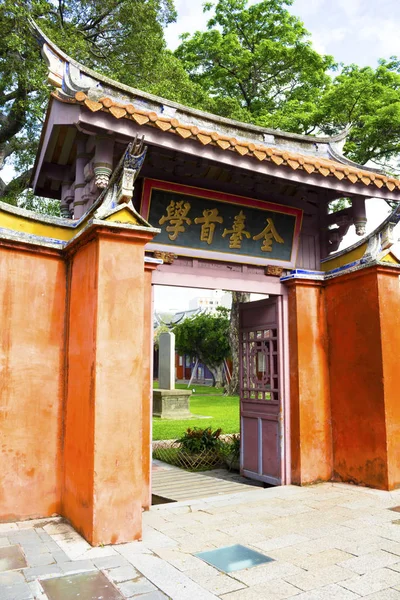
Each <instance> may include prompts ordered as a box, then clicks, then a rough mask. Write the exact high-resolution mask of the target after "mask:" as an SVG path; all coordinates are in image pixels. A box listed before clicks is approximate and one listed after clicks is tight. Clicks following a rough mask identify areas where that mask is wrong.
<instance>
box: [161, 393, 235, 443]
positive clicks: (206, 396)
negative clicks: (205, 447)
mask: <svg viewBox="0 0 400 600" xmlns="http://www.w3.org/2000/svg"><path fill="white" fill-rule="evenodd" d="M154 387H157V386H156V382H154ZM176 387H177V388H178V389H184V388H186V387H187V386H186V385H184V384H177V386H176ZM191 388H192V389H195V390H196V392H195V393H193V394H192V396H191V398H190V410H191V412H192V413H193V414H194V415H204V416H207V417H211V419H189V420H185V421H170V420H168V419H157V418H154V419H153V440H174V439H177V438H179V437H181V436H182V435H183V434H184V433H185V431H186V429H187V428H188V427H202V428H205V427H211V428H212V429H213V430H214V429H218V428H219V427H221V429H222V432H223V433H238V432H239V397H238V396H223V395H222V391H223V390H219V389H218V390H216V389H215V388H212V387H208V386H204V385H203V386H200V385H193V386H191Z"/></svg>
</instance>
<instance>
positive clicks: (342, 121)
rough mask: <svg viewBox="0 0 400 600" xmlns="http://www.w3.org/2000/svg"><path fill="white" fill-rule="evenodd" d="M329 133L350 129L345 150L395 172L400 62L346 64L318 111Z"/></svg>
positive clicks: (317, 118) (399, 145)
mask: <svg viewBox="0 0 400 600" xmlns="http://www.w3.org/2000/svg"><path fill="white" fill-rule="evenodd" d="M314 119H315V122H316V123H317V124H318V127H319V129H320V130H321V131H323V132H324V133H326V134H328V135H332V134H335V133H338V132H339V131H343V129H349V135H348V137H347V141H346V145H345V152H346V154H347V155H348V156H349V157H350V158H352V159H353V160H355V161H356V162H360V163H362V164H364V163H366V162H368V161H373V162H374V163H375V164H377V165H380V166H382V167H384V168H388V169H389V170H391V171H393V172H395V171H396V170H397V171H398V166H399V165H398V164H397V168H396V164H395V163H394V162H393V158H397V157H398V155H399V153H400V61H399V60H397V59H396V58H392V59H391V60H389V61H385V60H380V61H379V64H378V67H377V68H376V69H372V68H371V67H364V68H360V67H358V66H356V65H350V66H347V67H343V68H342V70H341V72H340V74H339V75H337V77H336V78H335V79H334V80H333V82H332V85H331V86H329V87H328V88H327V89H326V90H325V92H324V94H323V95H322V96H321V100H320V103H319V105H318V107H317V108H316V109H315V111H314Z"/></svg>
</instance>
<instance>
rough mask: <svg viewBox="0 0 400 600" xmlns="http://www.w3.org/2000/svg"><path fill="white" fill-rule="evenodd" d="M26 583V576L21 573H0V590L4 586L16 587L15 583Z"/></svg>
mask: <svg viewBox="0 0 400 600" xmlns="http://www.w3.org/2000/svg"><path fill="white" fill-rule="evenodd" d="M24 581H25V579H24V576H23V575H22V573H21V572H20V571H4V572H3V573H0V589H1V586H4V585H14V584H15V583H22V582H24ZM0 598H1V594H0Z"/></svg>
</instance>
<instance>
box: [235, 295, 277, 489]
mask: <svg viewBox="0 0 400 600" xmlns="http://www.w3.org/2000/svg"><path fill="white" fill-rule="evenodd" d="M239 336H240V354H239V358H240V416H241V437H242V464H241V471H242V473H243V475H245V476H246V477H249V478H252V479H257V480H261V481H265V482H266V483H271V484H274V485H279V484H280V483H281V481H282V474H281V426H280V425H281V407H282V399H281V394H280V374H279V364H280V361H279V341H278V339H279V336H278V297H275V298H268V300H260V301H258V302H248V303H245V304H241V306H240V327H239Z"/></svg>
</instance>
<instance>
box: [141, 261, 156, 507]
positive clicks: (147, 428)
mask: <svg viewBox="0 0 400 600" xmlns="http://www.w3.org/2000/svg"><path fill="white" fill-rule="evenodd" d="M153 269H154V267H153V266H152V267H150V266H149V265H148V266H146V268H145V272H144V283H145V287H144V323H143V330H144V345H143V363H144V364H143V400H142V506H143V508H144V509H145V510H148V509H149V508H150V506H151V487H150V486H151V455H152V452H151V441H152V440H151V419H152V409H153V399H152V384H153V377H152V375H153V369H152V367H153V360H152V358H153V292H152V286H151V274H152V271H153Z"/></svg>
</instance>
